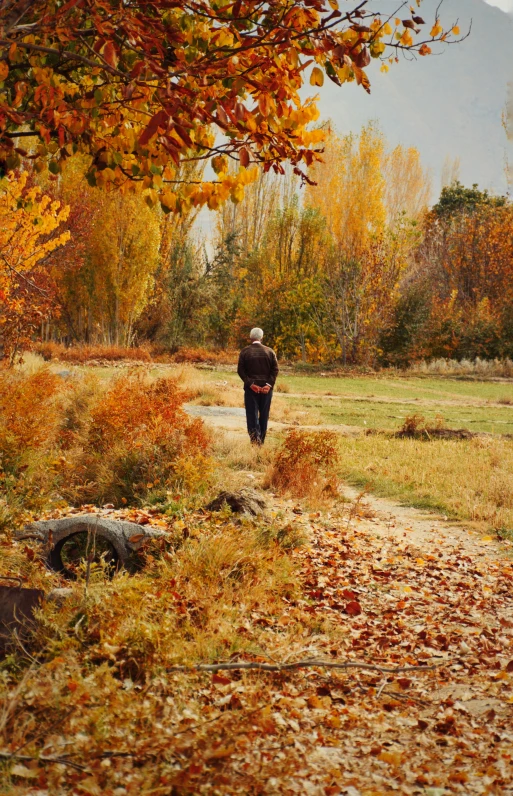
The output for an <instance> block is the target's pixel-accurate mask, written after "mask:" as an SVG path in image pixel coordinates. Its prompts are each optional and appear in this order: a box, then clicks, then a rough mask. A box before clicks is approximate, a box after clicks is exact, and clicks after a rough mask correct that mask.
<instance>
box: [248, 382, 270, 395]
mask: <svg viewBox="0 0 513 796" xmlns="http://www.w3.org/2000/svg"><path fill="white" fill-rule="evenodd" d="M250 389H252V390H253V392H256V393H257V394H258V393H263V394H264V395H267V393H268V392H270V390H271V385H270V384H266V385H265V387H259V386H258V384H252V385H251V387H250Z"/></svg>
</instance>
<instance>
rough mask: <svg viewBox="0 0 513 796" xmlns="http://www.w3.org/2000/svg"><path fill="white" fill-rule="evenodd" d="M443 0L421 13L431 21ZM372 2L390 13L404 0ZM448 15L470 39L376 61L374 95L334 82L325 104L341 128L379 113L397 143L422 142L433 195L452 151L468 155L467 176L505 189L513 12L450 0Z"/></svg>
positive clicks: (353, 127)
mask: <svg viewBox="0 0 513 796" xmlns="http://www.w3.org/2000/svg"><path fill="white" fill-rule="evenodd" d="M437 5H438V0H424V2H423V3H422V6H421V13H422V16H423V17H424V18H425V19H426V21H428V22H431V21H432V19H433V18H434V16H435V10H436V6H437ZM369 6H371V7H373V8H378V7H379V9H380V10H383V12H384V11H385V10H387V9H389V10H390V12H392V11H394V10H395V9H396V8H397V6H396V5H394V4H391V3H389V2H380V3H377V2H374V3H370V4H369ZM441 16H442V21H443V22H444V23H445V24H447V23H449V24H451V23H453V22H456V21H457V20H459V25H460V28H461V30H462V31H465V30H467V29H468V27H469V25H470V24H471V23H472V31H471V34H470V36H469V37H468V39H467V40H466V41H464V42H462V43H461V44H458V45H454V46H451V47H445V49H444V48H443V47H440V48H439V53H440V54H439V55H433V56H430V57H427V58H419V59H418V60H417V61H413V62H410V63H406V62H402V63H399V64H397V65H394V66H393V67H392V68H391V69H390V72H389V73H388V74H382V73H381V72H380V71H379V68H377V64H372V65H371V67H369V70H368V72H369V75H370V78H371V83H372V94H371V96H368V95H367V94H366V93H365V92H364V91H363V90H362V89H361V87H358V86H356V85H355V84H349V85H345V86H344V87H343V88H342V89H338V88H337V87H336V86H335V85H333V84H332V83H330V81H327V82H328V83H329V85H326V83H325V86H324V88H323V89H322V92H321V99H320V103H319V107H320V110H321V114H322V117H323V118H331V119H332V120H333V122H334V124H335V126H336V127H337V129H338V130H339V131H340V132H349V131H353V132H355V131H357V130H359V128H360V127H361V125H362V124H364V123H365V122H367V121H369V120H371V119H375V120H378V121H379V123H380V125H381V127H382V129H383V131H384V132H385V134H386V136H387V138H388V139H389V141H390V143H391V144H392V145H395V144H398V143H401V144H404V145H406V146H416V147H417V148H418V149H419V150H420V152H421V155H422V160H423V162H424V164H425V165H426V166H427V167H429V168H430V169H431V170H432V173H433V177H434V185H433V187H434V195H436V194H437V193H438V191H439V188H440V174H441V170H442V167H443V163H444V160H445V158H446V157H447V156H449V157H451V158H456V157H459V158H460V159H461V172H460V175H461V180H462V181H463V182H465V183H466V184H472V183H474V182H477V183H479V184H480V186H481V187H484V188H490V189H492V190H494V191H497V192H504V191H505V190H506V187H507V186H506V177H505V170H504V161H505V152H506V146H507V140H506V135H505V133H504V130H503V128H502V113H503V111H504V106H505V103H506V94H507V85H508V82H510V81H513V17H512V16H511V15H509V14H506V13H504V12H503V11H501V10H500V9H498V8H496V7H492V6H490V5H487V4H486V3H485V2H483V0H445V2H444V3H443V6H442V9H441Z"/></svg>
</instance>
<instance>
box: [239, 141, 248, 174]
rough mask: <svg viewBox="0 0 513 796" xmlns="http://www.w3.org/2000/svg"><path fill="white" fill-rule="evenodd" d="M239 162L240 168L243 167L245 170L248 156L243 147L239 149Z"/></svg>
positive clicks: (246, 150)
mask: <svg viewBox="0 0 513 796" xmlns="http://www.w3.org/2000/svg"><path fill="white" fill-rule="evenodd" d="M239 160H240V164H241V166H244V168H245V169H247V167H248V166H249V160H250V155H249V150H248V149H247V148H246V147H244V146H243V147H241V149H239Z"/></svg>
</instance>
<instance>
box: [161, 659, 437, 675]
mask: <svg viewBox="0 0 513 796" xmlns="http://www.w3.org/2000/svg"><path fill="white" fill-rule="evenodd" d="M447 665H448V661H445V662H444V663H435V664H432V665H431V666H396V667H390V666H378V665H377V664H373V663H358V662H357V661H354V662H353V661H344V663H336V662H335V661H317V660H307V661H294V662H293V663H258V662H257V661H234V662H232V663H198V664H192V665H190V666H171V667H169V668H168V669H166V671H167V672H190V673H192V672H236V671H242V670H251V669H254V670H257V671H261V672H285V671H290V670H292V669H306V668H312V667H315V666H318V667H321V668H324V669H363V670H365V671H369V672H385V673H387V674H400V673H403V672H430V671H433V670H434V669H439V668H440V667H441V666H447Z"/></svg>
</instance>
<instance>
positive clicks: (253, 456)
mask: <svg viewBox="0 0 513 796" xmlns="http://www.w3.org/2000/svg"><path fill="white" fill-rule="evenodd" d="M275 449H276V440H275V439H273V438H269V437H268V438H267V439H266V443H265V445H264V446H262V447H259V446H257V445H252V444H251V442H250V440H249V437H248V435H247V434H241V433H239V432H233V431H223V432H222V433H220V434H216V436H215V441H214V455H215V458H216V459H217V461H218V462H219V464H220V466H221V468H222V473H223V475H220V476H219V478H218V480H220V479H221V480H222V479H223V478H225V477H226V471H230V470H231V471H244V472H246V471H250V472H252V473H263V472H264V471H265V470H266V469H267V468H268V466H269V465H270V463H271V461H272V458H273V455H274V451H275Z"/></svg>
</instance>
